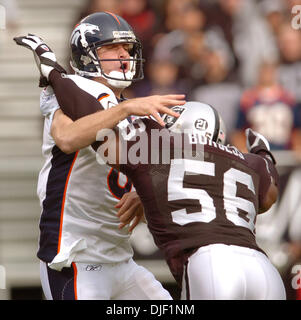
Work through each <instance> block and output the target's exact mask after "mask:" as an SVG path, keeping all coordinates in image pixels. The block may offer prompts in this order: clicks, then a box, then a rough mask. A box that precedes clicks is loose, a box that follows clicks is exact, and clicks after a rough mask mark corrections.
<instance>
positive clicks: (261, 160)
mask: <svg viewBox="0 0 301 320" xmlns="http://www.w3.org/2000/svg"><path fill="white" fill-rule="evenodd" d="M244 156H245V158H246V159H247V161H248V163H249V165H250V166H251V167H252V168H253V169H254V170H255V171H256V172H257V174H258V175H259V177H260V181H259V206H261V204H262V203H263V201H264V199H265V196H266V194H267V192H268V190H269V187H270V185H271V183H272V181H273V182H274V183H275V185H276V186H277V187H278V186H279V175H278V172H277V169H276V167H275V165H274V164H273V162H272V161H271V160H270V159H268V158H267V157H265V156H264V154H263V155H260V154H252V153H246V154H244Z"/></svg>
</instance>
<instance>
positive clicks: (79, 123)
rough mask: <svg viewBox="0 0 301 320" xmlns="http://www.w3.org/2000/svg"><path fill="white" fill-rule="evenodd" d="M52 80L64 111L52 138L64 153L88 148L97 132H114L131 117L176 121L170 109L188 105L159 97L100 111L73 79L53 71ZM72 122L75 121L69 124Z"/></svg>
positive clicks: (177, 97)
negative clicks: (107, 130)
mask: <svg viewBox="0 0 301 320" xmlns="http://www.w3.org/2000/svg"><path fill="white" fill-rule="evenodd" d="M49 80H50V83H51V85H52V87H53V89H54V92H55V94H56V97H57V100H58V102H59V105H60V107H61V110H58V111H57V112H56V113H55V115H54V118H53V123H52V135H53V137H54V139H55V141H56V144H57V145H58V146H59V147H60V149H61V150H62V151H64V152H65V153H72V152H74V151H76V150H78V149H81V148H83V147H86V146H89V145H90V144H92V143H94V142H95V140H96V134H97V132H98V131H100V130H102V129H107V128H110V129H111V128H114V127H115V126H116V125H117V124H118V123H119V122H120V121H122V120H124V119H125V118H127V117H128V116H130V115H138V116H143V115H146V116H153V117H154V118H156V119H157V121H158V122H159V123H160V124H161V125H164V122H163V120H162V119H161V116H159V113H167V114H169V115H171V116H174V117H177V116H179V114H178V113H176V112H174V111H173V110H171V109H170V108H169V107H171V106H174V105H183V104H185V100H183V99H184V97H185V96H184V95H162V96H159V95H158V96H150V97H145V98H136V99H130V100H127V101H124V102H121V103H120V104H118V105H117V106H115V107H112V108H110V109H107V110H103V109H102V111H100V110H101V108H102V107H101V105H100V103H99V102H98V101H97V100H96V99H95V98H94V97H93V96H91V95H90V94H89V93H87V92H86V91H84V90H82V89H81V88H79V87H78V86H77V85H76V84H75V83H74V82H73V81H72V80H71V79H69V78H67V77H62V76H61V75H60V74H59V73H58V72H57V71H56V70H53V71H52V72H51V73H50V76H49ZM62 111H63V112H62ZM97 111H100V112H97ZM66 115H67V116H68V117H66ZM70 118H71V119H72V120H73V121H70V120H71V119H70Z"/></svg>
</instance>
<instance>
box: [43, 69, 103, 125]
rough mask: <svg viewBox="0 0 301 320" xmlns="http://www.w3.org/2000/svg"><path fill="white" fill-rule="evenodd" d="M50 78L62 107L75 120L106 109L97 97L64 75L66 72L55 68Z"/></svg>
mask: <svg viewBox="0 0 301 320" xmlns="http://www.w3.org/2000/svg"><path fill="white" fill-rule="evenodd" d="M49 80H50V84H51V86H52V88H53V91H54V93H55V95H56V98H57V101H58V103H59V106H60V108H61V109H62V111H63V112H64V113H65V114H66V115H67V116H68V117H69V118H71V119H72V120H73V121H75V120H77V119H79V118H82V117H84V116H87V115H89V114H91V113H95V112H98V111H101V110H104V109H103V107H102V106H101V104H100V103H99V102H98V101H97V99H96V98H95V97H93V96H92V95H91V94H89V93H88V92H86V91H84V90H82V89H81V88H79V87H78V86H77V85H76V84H75V83H74V81H72V80H70V79H68V78H67V77H64V74H61V73H59V72H58V71H56V70H53V71H51V73H50V76H49Z"/></svg>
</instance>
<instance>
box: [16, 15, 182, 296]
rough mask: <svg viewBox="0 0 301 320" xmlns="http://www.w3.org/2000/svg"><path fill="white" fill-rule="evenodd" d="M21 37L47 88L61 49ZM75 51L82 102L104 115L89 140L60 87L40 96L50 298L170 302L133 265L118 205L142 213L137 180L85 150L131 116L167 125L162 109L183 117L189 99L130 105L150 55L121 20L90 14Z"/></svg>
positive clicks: (45, 275)
mask: <svg viewBox="0 0 301 320" xmlns="http://www.w3.org/2000/svg"><path fill="white" fill-rule="evenodd" d="M14 40H15V41H16V42H17V44H20V45H22V46H25V47H28V48H30V49H31V50H33V51H34V53H35V57H36V58H37V62H38V63H39V67H40V71H41V75H42V77H41V79H40V86H45V85H47V84H48V83H49V82H48V81H49V74H50V72H51V71H52V70H53V69H54V68H58V69H59V67H58V65H57V64H56V58H55V55H54V53H53V52H52V51H51V49H50V48H49V47H48V46H47V45H46V44H45V43H44V42H43V41H42V40H41V39H40V38H38V37H36V36H33V35H28V36H27V37H19V38H15V39H14ZM70 45H71V66H72V68H73V69H74V71H75V73H76V75H69V76H66V77H68V78H70V79H71V80H72V81H74V82H75V83H76V84H77V85H78V86H79V87H80V88H81V89H83V90H84V91H85V92H87V94H83V95H82V97H81V98H82V99H85V102H87V101H89V99H93V100H95V99H97V100H98V101H99V102H100V104H99V110H100V111H101V112H98V114H97V117H96V118H91V122H90V129H91V130H89V128H88V129H87V128H85V134H84V135H83V127H82V126H81V123H80V121H78V122H76V123H75V122H74V123H73V121H71V120H70V118H71V119H72V117H73V116H74V115H72V113H71V114H68V116H69V117H70V118H69V117H67V116H66V115H65V114H64V113H63V112H62V111H61V110H60V104H61V101H59V102H58V101H57V99H56V97H55V95H54V94H53V91H52V88H51V87H50V86H48V87H46V89H44V90H43V92H42V93H41V99H40V102H41V111H42V114H43V115H44V117H45V121H44V133H43V147H42V152H43V155H44V157H45V164H44V166H43V168H42V169H41V171H40V174H39V181H38V190H37V192H38V196H39V198H40V204H41V208H42V213H41V218H40V240H39V250H38V254H37V255H38V257H39V259H40V261H41V281H42V287H43V291H44V294H45V297H46V298H47V299H59V300H64V299H69V300H70V299H78V300H80V299H103V300H107V299H112V300H114V299H119V300H122V299H129V300H131V299H154V300H159V299H171V296H170V294H169V293H168V291H166V290H165V289H164V288H163V287H162V285H161V284H160V283H159V282H158V281H157V280H156V279H155V278H154V276H153V275H152V274H151V273H150V272H149V271H148V270H146V269H145V268H143V267H141V266H138V265H137V264H136V263H135V262H134V261H133V259H132V256H133V250H132V248H131V246H130V243H129V233H128V230H121V229H119V228H118V225H119V220H118V217H117V215H116V212H117V210H116V208H115V206H117V207H118V203H119V201H120V200H121V203H123V204H126V206H127V209H126V211H129V212H130V211H136V210H138V211H139V210H140V211H139V212H140V213H141V211H142V206H141V203H140V200H139V198H138V196H137V195H136V193H134V192H131V193H129V192H130V191H131V190H132V183H131V182H130V181H129V180H128V179H127V177H126V176H124V175H123V174H121V173H119V172H118V171H116V170H114V169H112V168H111V167H109V166H102V167H100V166H99V165H98V163H97V161H96V158H95V153H94V151H93V149H92V148H91V147H90V146H89V147H86V148H82V149H80V150H79V148H78V146H82V145H85V143H84V142H85V141H86V140H87V141H89V139H91V135H92V136H93V137H95V135H94V132H95V129H96V128H98V130H100V129H102V128H112V127H114V126H116V125H118V126H119V127H120V128H124V127H125V126H126V125H127V124H128V123H129V121H131V119H130V118H128V117H129V116H130V115H137V116H140V115H152V116H153V117H155V118H156V119H157V120H158V121H159V122H160V121H161V122H162V119H161V118H160V116H159V115H158V114H159V113H168V114H170V115H173V116H177V113H175V112H174V111H172V110H171V109H169V108H168V106H172V105H175V104H177V105H179V104H180V105H182V104H184V103H185V101H184V100H183V98H184V96H183V95H166V96H150V97H146V98H138V99H131V100H127V101H124V102H122V101H123V97H122V91H123V90H124V89H125V88H126V87H127V86H129V85H130V84H131V83H132V81H137V80H140V79H142V78H143V71H142V62H143V59H142V56H141V44H140V41H139V40H138V39H137V38H136V36H135V34H134V32H133V30H132V28H131V27H130V26H129V25H128V23H127V22H126V21H125V20H124V19H122V18H121V17H119V16H117V15H115V14H112V13H108V12H106V13H103V12H100V13H95V14H92V15H89V16H88V17H86V18H84V19H83V20H82V21H81V22H80V23H79V24H78V25H77V26H76V27H75V29H74V30H73V32H72V35H71V39H70ZM43 61H44V62H47V63H46V64H43V63H42V62H43ZM61 71H62V70H61ZM68 99H72V97H70V96H68ZM86 145H89V143H87V144H86ZM119 207H120V205H119ZM138 220H139V219H137V221H136V223H137V222H138Z"/></svg>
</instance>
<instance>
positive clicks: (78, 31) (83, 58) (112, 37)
mask: <svg viewBox="0 0 301 320" xmlns="http://www.w3.org/2000/svg"><path fill="white" fill-rule="evenodd" d="M118 43H126V44H130V52H129V53H130V59H118V61H120V64H121V66H123V62H125V61H129V62H130V70H129V71H128V72H124V71H123V74H122V73H121V75H119V77H114V76H110V75H108V74H105V73H104V72H103V70H102V67H101V61H116V59H99V58H98V55H97V49H98V48H99V47H102V46H105V45H108V44H118ZM70 46H71V59H70V60H71V61H70V65H71V67H72V69H73V70H74V71H75V73H76V74H78V75H80V76H84V77H104V78H106V79H109V80H116V81H125V82H128V83H129V84H130V83H131V82H132V81H137V80H141V79H143V77H144V75H143V61H144V59H143V58H142V46H141V42H140V41H139V39H138V38H137V37H136V36H135V33H134V31H133V29H132V28H131V26H130V25H129V24H128V23H127V22H126V21H125V20H124V19H123V18H122V17H120V16H118V15H115V14H113V13H110V12H97V13H93V14H91V15H89V16H87V17H85V18H84V19H82V20H81V21H80V22H79V23H78V24H77V25H76V26H75V28H74V30H73V32H72V34H71V37H70ZM122 70H124V69H123V67H122ZM126 86H127V85H126Z"/></svg>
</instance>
